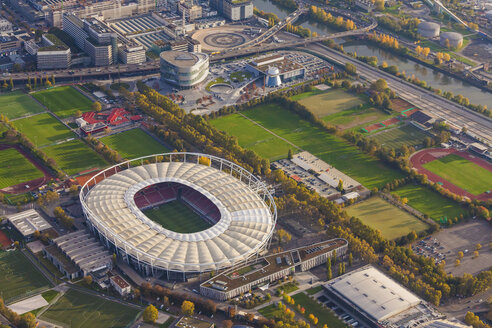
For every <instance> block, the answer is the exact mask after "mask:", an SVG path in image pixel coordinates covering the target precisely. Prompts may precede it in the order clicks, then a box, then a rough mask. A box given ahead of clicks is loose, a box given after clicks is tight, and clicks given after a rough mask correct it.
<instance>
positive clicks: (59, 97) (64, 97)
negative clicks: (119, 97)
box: [32, 86, 92, 118]
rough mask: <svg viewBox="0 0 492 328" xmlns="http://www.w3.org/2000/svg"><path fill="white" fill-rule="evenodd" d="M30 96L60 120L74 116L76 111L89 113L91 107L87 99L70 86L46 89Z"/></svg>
mask: <svg viewBox="0 0 492 328" xmlns="http://www.w3.org/2000/svg"><path fill="white" fill-rule="evenodd" d="M32 95H33V96H34V98H36V99H37V100H38V101H39V102H40V103H42V104H43V105H45V106H46V107H48V109H49V110H50V111H52V112H53V113H55V114H56V115H57V116H58V117H60V118H67V117H71V116H74V115H75V112H76V111H77V110H80V111H82V112H87V111H90V110H91V107H92V102H91V101H90V100H89V98H87V97H86V96H84V95H83V94H81V93H80V92H79V91H77V90H76V89H75V88H73V87H71V86H62V87H56V88H52V89H46V90H42V91H38V92H35V93H33V94H32Z"/></svg>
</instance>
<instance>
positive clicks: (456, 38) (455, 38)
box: [439, 32, 463, 49]
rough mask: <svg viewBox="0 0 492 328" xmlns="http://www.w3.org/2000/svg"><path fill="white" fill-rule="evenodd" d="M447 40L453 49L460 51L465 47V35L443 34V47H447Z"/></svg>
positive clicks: (441, 39) (441, 38)
mask: <svg viewBox="0 0 492 328" xmlns="http://www.w3.org/2000/svg"><path fill="white" fill-rule="evenodd" d="M446 40H449V46H450V47H451V48H456V49H459V48H461V46H462V45H463V35H461V34H459V33H457V32H443V33H441V36H440V37H439V42H440V43H441V45H443V46H446Z"/></svg>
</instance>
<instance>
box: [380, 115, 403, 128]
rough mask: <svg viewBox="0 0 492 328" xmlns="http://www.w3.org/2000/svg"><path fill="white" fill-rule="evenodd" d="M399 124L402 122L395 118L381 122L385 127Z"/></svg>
mask: <svg viewBox="0 0 492 328" xmlns="http://www.w3.org/2000/svg"><path fill="white" fill-rule="evenodd" d="M398 122H400V120H399V119H398V118H396V117H393V118H390V119H388V120H386V121H383V122H381V124H382V125H384V126H390V125H394V124H396V123H398Z"/></svg>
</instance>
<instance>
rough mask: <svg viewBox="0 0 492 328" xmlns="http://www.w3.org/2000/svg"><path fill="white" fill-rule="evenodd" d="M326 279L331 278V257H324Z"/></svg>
mask: <svg viewBox="0 0 492 328" xmlns="http://www.w3.org/2000/svg"><path fill="white" fill-rule="evenodd" d="M326 269H327V273H326V279H328V280H331V278H333V272H332V271H331V258H327V259H326Z"/></svg>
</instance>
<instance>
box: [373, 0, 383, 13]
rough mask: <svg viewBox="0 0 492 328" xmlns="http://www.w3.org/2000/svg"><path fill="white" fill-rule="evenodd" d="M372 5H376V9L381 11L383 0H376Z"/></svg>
mask: <svg viewBox="0 0 492 328" xmlns="http://www.w3.org/2000/svg"><path fill="white" fill-rule="evenodd" d="M374 5H375V6H376V10H377V11H383V10H384V0H376V2H375V3H374Z"/></svg>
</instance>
